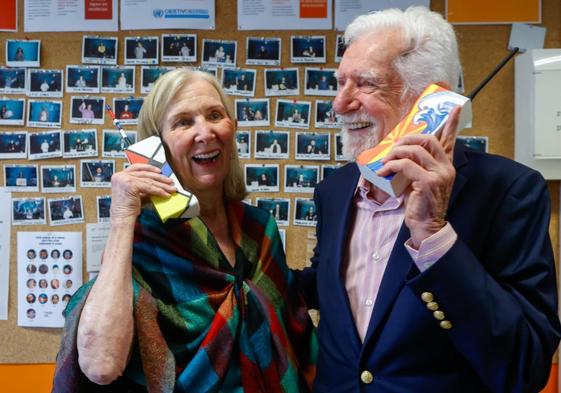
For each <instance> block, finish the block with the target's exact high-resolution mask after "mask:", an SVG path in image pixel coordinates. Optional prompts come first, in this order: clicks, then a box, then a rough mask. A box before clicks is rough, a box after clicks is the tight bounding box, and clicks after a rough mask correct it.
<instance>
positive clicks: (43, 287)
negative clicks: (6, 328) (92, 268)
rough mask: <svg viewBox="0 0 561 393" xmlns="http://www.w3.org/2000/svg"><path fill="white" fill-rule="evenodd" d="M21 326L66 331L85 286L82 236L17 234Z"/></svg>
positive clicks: (79, 233) (74, 233)
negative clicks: (71, 307) (70, 307)
mask: <svg viewBox="0 0 561 393" xmlns="http://www.w3.org/2000/svg"><path fill="white" fill-rule="evenodd" d="M17 240H18V245H17V261H18V262H17V266H18V326H30V327H63V326H64V316H63V311H64V309H65V307H66V304H67V303H68V301H69V300H70V298H71V297H72V295H73V294H74V292H76V290H77V289H78V288H79V287H80V286H81V285H82V233H81V232H18V234H17Z"/></svg>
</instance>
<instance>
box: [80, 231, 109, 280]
mask: <svg viewBox="0 0 561 393" xmlns="http://www.w3.org/2000/svg"><path fill="white" fill-rule="evenodd" d="M109 228H110V224H109V223H108V222H100V223H98V224H86V247H87V251H86V265H87V268H86V269H87V271H88V272H98V271H99V269H100V267H101V256H102V255H103V249H104V248H105V243H107V238H108V237H109Z"/></svg>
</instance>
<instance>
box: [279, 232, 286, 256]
mask: <svg viewBox="0 0 561 393" xmlns="http://www.w3.org/2000/svg"><path fill="white" fill-rule="evenodd" d="M279 235H280V238H281V242H282V249H283V250H284V252H285V253H286V229H279Z"/></svg>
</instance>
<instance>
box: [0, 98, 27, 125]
mask: <svg viewBox="0 0 561 393" xmlns="http://www.w3.org/2000/svg"><path fill="white" fill-rule="evenodd" d="M24 116H25V98H14V99H7V98H2V99H0V124H3V125H7V126H23V124H24V123H25V118H24Z"/></svg>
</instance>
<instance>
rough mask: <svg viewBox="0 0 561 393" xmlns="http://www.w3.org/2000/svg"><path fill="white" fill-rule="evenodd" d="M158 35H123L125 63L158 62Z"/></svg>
mask: <svg viewBox="0 0 561 393" xmlns="http://www.w3.org/2000/svg"><path fill="white" fill-rule="evenodd" d="M158 42H159V37H157V36H154V37H125V64H131V65H134V64H158Z"/></svg>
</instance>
